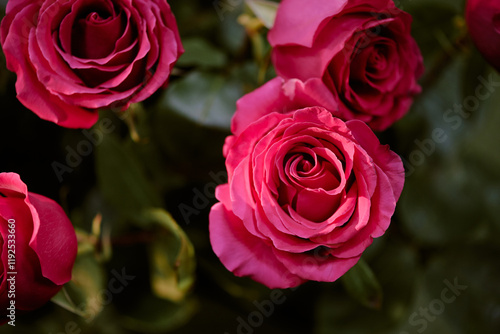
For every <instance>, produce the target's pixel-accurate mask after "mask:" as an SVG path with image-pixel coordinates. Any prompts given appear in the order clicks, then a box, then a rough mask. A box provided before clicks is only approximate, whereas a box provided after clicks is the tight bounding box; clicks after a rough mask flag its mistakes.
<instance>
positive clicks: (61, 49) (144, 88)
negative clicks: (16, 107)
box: [1, 0, 184, 128]
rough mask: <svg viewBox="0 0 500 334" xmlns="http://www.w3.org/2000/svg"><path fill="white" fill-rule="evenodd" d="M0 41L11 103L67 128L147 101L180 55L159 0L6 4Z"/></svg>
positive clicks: (14, 0) (169, 19) (171, 21)
mask: <svg viewBox="0 0 500 334" xmlns="http://www.w3.org/2000/svg"><path fill="white" fill-rule="evenodd" d="M1 42H2V46H3V50H4V53H5V57H6V59H7V67H8V68H9V69H10V70H11V71H14V72H16V73H17V82H16V90H17V94H18V99H19V100H20V101H21V102H22V103H23V104H24V105H25V106H26V107H27V108H29V109H31V110H32V111H33V112H35V113H36V114H37V115H38V116H40V117H41V118H43V119H46V120H49V121H52V122H54V123H57V124H59V125H61V126H64V127H69V128H88V127H90V126H92V125H93V124H94V123H95V122H96V121H97V119H98V113H97V110H98V109H100V108H109V107H113V108H123V109H124V108H126V107H127V106H128V105H129V104H130V103H134V102H140V101H142V100H144V99H146V98H147V97H149V96H150V95H151V94H153V93H154V92H155V91H156V90H158V89H159V88H160V87H162V86H163V85H164V84H165V83H166V80H167V78H168V77H169V75H170V71H171V70H172V67H173V66H174V63H175V61H176V60H177V59H178V58H179V56H180V55H181V54H182V52H183V51H184V50H183V48H182V45H181V41H180V37H179V32H178V30H177V25H176V21H175V18H174V16H173V14H172V12H171V10H170V6H169V5H168V3H167V1H166V0H134V1H132V0H38V1H34V0H9V2H8V4H7V10H6V16H5V18H4V19H3V21H2V24H1Z"/></svg>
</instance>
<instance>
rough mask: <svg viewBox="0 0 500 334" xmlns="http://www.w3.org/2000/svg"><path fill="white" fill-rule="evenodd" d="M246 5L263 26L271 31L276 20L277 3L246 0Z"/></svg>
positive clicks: (262, 0)
mask: <svg viewBox="0 0 500 334" xmlns="http://www.w3.org/2000/svg"><path fill="white" fill-rule="evenodd" d="M246 3H247V5H248V7H250V9H251V10H252V11H253V12H254V14H255V16H257V17H258V18H259V19H260V20H261V21H262V23H263V24H264V26H266V28H268V29H271V28H272V26H273V25H274V20H275V19H276V12H277V11H278V6H279V3H277V2H272V1H264V0H246Z"/></svg>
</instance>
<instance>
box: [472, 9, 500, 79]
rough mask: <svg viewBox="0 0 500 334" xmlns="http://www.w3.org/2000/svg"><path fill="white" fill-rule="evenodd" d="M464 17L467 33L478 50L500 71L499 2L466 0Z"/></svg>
mask: <svg viewBox="0 0 500 334" xmlns="http://www.w3.org/2000/svg"><path fill="white" fill-rule="evenodd" d="M465 19H466V21H467V26H468V27H469V34H470V36H471V38H472V40H473V42H474V44H475V45H476V47H477V48H478V50H479V51H480V52H481V54H482V55H483V57H484V58H485V59H486V60H487V61H488V62H489V63H490V64H491V65H492V66H493V67H494V68H495V69H496V70H497V71H500V2H498V1H496V0H468V1H467V6H466V9H465Z"/></svg>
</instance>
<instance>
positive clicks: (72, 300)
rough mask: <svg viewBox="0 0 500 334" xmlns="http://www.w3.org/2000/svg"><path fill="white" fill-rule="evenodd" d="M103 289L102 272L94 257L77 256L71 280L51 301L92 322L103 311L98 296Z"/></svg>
mask: <svg viewBox="0 0 500 334" xmlns="http://www.w3.org/2000/svg"><path fill="white" fill-rule="evenodd" d="M104 287H105V281H104V271H103V268H102V266H101V265H100V264H99V263H98V262H97V260H96V259H95V257H94V255H93V254H91V253H85V254H83V255H79V256H78V257H77V259H76V261H75V265H74V267H73V272H72V279H71V281H70V282H68V283H67V284H65V286H64V288H63V289H62V290H61V291H59V293H58V294H56V295H55V296H54V297H53V298H52V301H53V302H54V303H55V304H57V305H59V306H61V307H63V308H64V309H66V310H68V311H70V312H72V313H75V314H77V315H79V316H82V317H84V318H85V320H86V321H87V322H90V321H92V320H93V319H94V318H95V317H96V316H97V315H98V314H99V313H100V312H101V311H102V309H103V307H104V304H103V303H102V302H101V301H100V299H99V296H100V294H101V292H102V291H103V289H104Z"/></svg>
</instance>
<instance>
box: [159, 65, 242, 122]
mask: <svg viewBox="0 0 500 334" xmlns="http://www.w3.org/2000/svg"><path fill="white" fill-rule="evenodd" d="M242 95H243V87H242V83H241V82H240V81H239V80H237V79H236V78H229V79H228V78H225V77H224V76H221V75H216V74H211V73H204V72H192V73H190V74H188V75H187V76H186V77H184V78H182V79H181V80H178V81H175V82H173V83H172V84H171V85H170V87H169V89H168V90H167V93H166V94H165V96H164V99H163V101H162V105H163V106H166V107H167V108H170V109H171V110H173V111H175V112H176V113H178V114H180V115H182V116H184V117H187V118H189V119H190V120H192V121H194V122H195V123H198V124H201V125H203V126H208V127H216V128H222V129H229V127H230V123H231V117H232V116H233V114H234V111H235V109H236V101H237V100H238V99H239V98H240V97H241V96H242Z"/></svg>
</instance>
